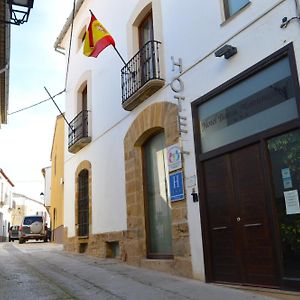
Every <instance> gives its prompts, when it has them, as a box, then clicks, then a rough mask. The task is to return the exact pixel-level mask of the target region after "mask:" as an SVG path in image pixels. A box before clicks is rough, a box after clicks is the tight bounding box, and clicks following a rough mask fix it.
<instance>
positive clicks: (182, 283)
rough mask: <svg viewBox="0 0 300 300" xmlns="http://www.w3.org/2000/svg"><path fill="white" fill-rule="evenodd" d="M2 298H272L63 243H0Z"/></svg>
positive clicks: (0, 294) (245, 299)
mask: <svg viewBox="0 0 300 300" xmlns="http://www.w3.org/2000/svg"><path fill="white" fill-rule="evenodd" d="M0 270H1V273H0V299H1V300H6V299H15V300H18V299H22V300H27V299H143V300H144V299H151V300H153V299H172V300H176V299H178V300H179V299H195V300H196V299H197V300H199V299H204V300H205V299H209V300H217V299H220V300H221V299H222V300H223V299H230V300H238V299H240V300H247V299H271V298H266V297H262V296H259V295H254V294H251V293H245V292H242V291H238V290H235V289H229V288H223V287H219V286H215V285H209V284H204V283H201V282H199V281H195V280H188V279H185V278H180V277H174V276H170V275H168V274H164V273H159V272H155V271H151V270H145V269H140V268H134V267H130V266H128V265H125V264H122V263H119V262H118V261H116V260H101V259H97V258H91V257H87V256H85V255H80V254H75V255H74V254H70V253H66V252H64V251H62V247H61V246H60V245H55V244H50V243H47V244H46V243H42V242H28V243H26V244H22V245H19V244H18V243H17V242H14V243H1V244H0Z"/></svg>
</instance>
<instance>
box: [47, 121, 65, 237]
mask: <svg viewBox="0 0 300 300" xmlns="http://www.w3.org/2000/svg"><path fill="white" fill-rule="evenodd" d="M64 135H65V121H64V118H63V116H61V115H59V116H58V117H57V118H56V123H55V130H54V135H53V143H52V150H51V162H52V165H51V194H50V209H49V213H50V217H51V230H52V240H53V241H54V242H56V243H62V242H63V237H64V235H63V232H64V137H65V136H64Z"/></svg>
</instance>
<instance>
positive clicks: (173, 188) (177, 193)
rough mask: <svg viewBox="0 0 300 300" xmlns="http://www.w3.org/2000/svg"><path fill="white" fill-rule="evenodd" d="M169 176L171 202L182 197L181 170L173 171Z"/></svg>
mask: <svg viewBox="0 0 300 300" xmlns="http://www.w3.org/2000/svg"><path fill="white" fill-rule="evenodd" d="M169 177H170V181H169V183H170V195H171V202H175V201H179V200H183V199H184V188H183V172H182V171H179V172H175V173H172V174H170V175H169Z"/></svg>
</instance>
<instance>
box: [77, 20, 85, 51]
mask: <svg viewBox="0 0 300 300" xmlns="http://www.w3.org/2000/svg"><path fill="white" fill-rule="evenodd" d="M85 33H86V27H85V26H84V27H83V28H82V29H81V31H80V33H79V35H78V51H79V50H80V49H81V46H82V45H83V42H84V39H85Z"/></svg>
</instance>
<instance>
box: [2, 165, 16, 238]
mask: <svg viewBox="0 0 300 300" xmlns="http://www.w3.org/2000/svg"><path fill="white" fill-rule="evenodd" d="M0 170H1V169H0ZM2 172H3V171H2V170H1V173H0V236H1V237H8V226H9V224H10V223H11V208H12V191H13V186H12V184H11V182H10V181H9V180H7V178H6V176H7V175H4V173H2Z"/></svg>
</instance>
